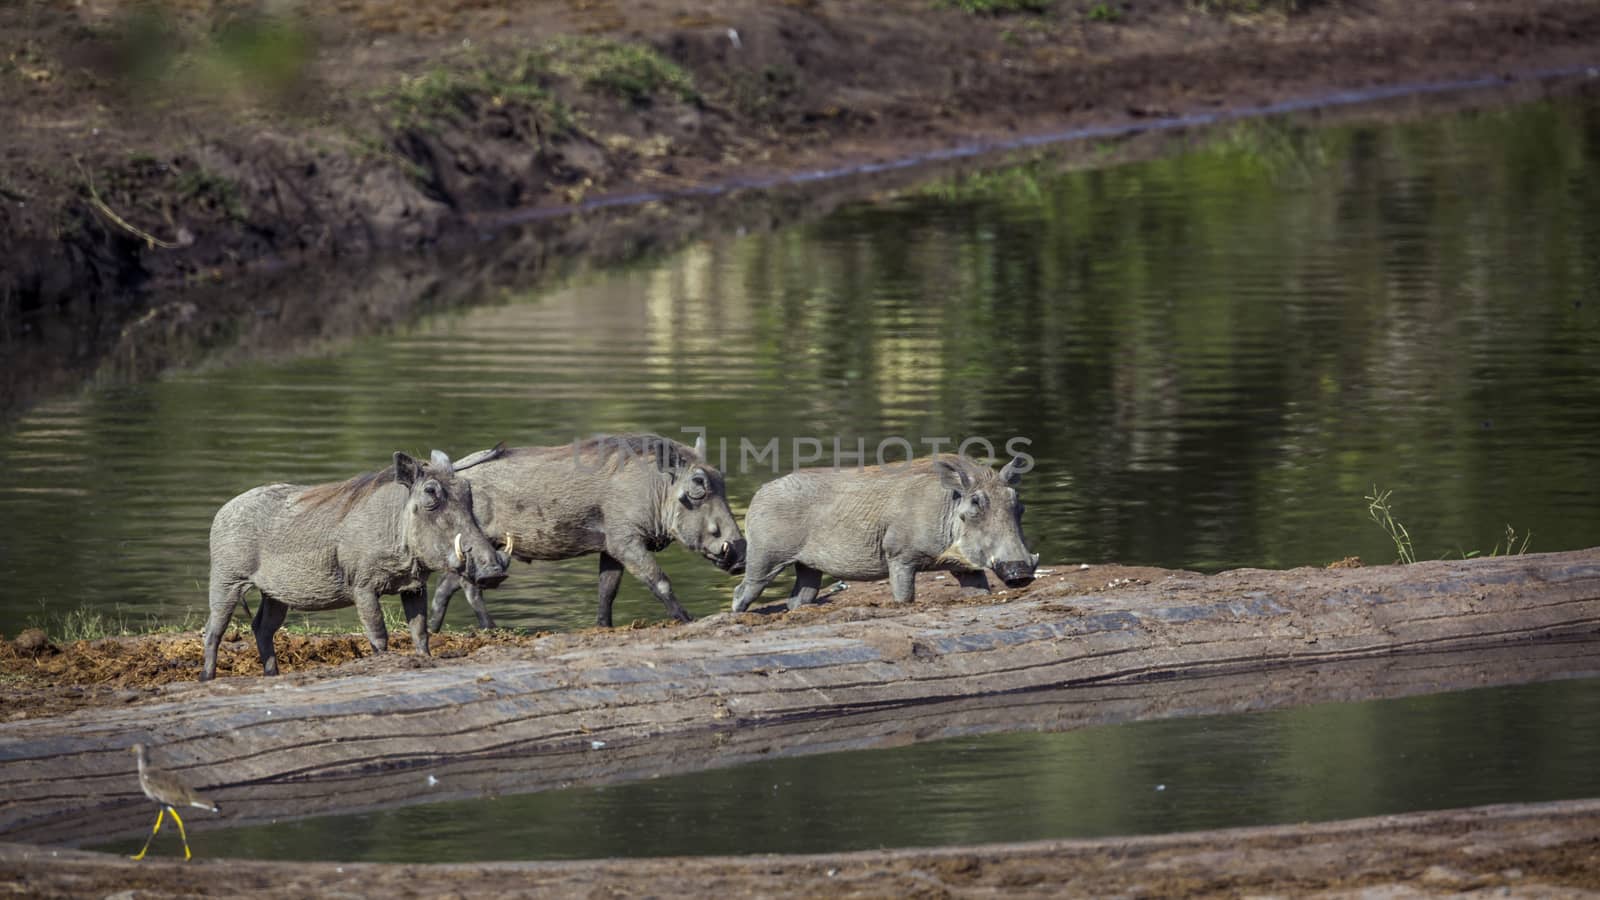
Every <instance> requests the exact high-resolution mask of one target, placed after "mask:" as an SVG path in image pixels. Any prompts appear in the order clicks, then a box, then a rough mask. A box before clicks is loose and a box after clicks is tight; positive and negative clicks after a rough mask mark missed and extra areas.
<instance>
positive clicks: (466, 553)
mask: <svg viewBox="0 0 1600 900" xmlns="http://www.w3.org/2000/svg"><path fill="white" fill-rule="evenodd" d="M510 565H511V557H510V554H508V553H505V552H502V551H499V550H496V549H495V548H494V547H493V546H492V545H491V546H488V547H485V548H484V549H483V552H477V551H476V550H469V549H467V548H466V547H464V546H463V545H462V535H460V534H457V535H456V536H455V540H453V541H452V542H451V544H450V558H449V566H450V571H452V572H454V573H456V574H457V575H460V576H461V577H463V578H465V579H467V580H468V581H470V582H472V583H473V584H477V585H482V586H483V587H494V586H495V585H497V584H499V583H500V582H502V581H505V580H506V569H507V567H509V566H510Z"/></svg>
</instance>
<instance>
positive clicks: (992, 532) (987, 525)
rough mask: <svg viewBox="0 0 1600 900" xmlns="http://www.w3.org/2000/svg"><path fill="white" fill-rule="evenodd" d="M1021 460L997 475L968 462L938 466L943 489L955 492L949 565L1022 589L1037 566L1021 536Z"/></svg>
mask: <svg viewBox="0 0 1600 900" xmlns="http://www.w3.org/2000/svg"><path fill="white" fill-rule="evenodd" d="M1022 467H1023V460H1022V458H1021V457H1018V458H1016V459H1013V460H1012V461H1011V462H1009V463H1007V464H1006V467H1005V468H1003V469H1001V470H1000V474H998V475H996V474H995V473H994V470H992V469H990V468H989V467H987V466H981V465H977V464H975V463H972V462H969V461H967V460H965V459H960V458H955V459H941V460H939V461H938V463H937V464H936V465H935V471H936V472H938V474H939V484H940V485H941V486H942V487H944V488H945V489H946V490H948V491H950V492H951V512H950V515H951V517H952V521H951V523H950V533H951V541H950V548H949V549H948V550H946V551H945V553H944V556H945V559H946V560H947V561H952V562H959V563H963V564H966V565H970V566H972V567H973V568H980V569H992V570H994V574H996V575H998V576H999V577H1000V580H1001V581H1003V582H1005V583H1006V587H1022V586H1023V585H1026V584H1027V583H1029V582H1030V581H1032V580H1033V570H1034V569H1035V568H1036V567H1037V566H1038V564H1039V557H1038V555H1037V554H1033V553H1029V552H1028V545H1027V542H1026V541H1025V540H1024V539H1023V537H1022V499H1021V498H1020V497H1018V496H1017V485H1018V484H1020V483H1022V473H1021V472H1020V471H1018V470H1019V469H1021V468H1022Z"/></svg>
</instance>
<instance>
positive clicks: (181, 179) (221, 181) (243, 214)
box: [177, 167, 250, 222]
mask: <svg viewBox="0 0 1600 900" xmlns="http://www.w3.org/2000/svg"><path fill="white" fill-rule="evenodd" d="M177 190H178V193H179V194H181V195H182V196H184V197H187V198H189V199H192V200H196V201H199V202H200V203H202V204H204V205H208V206H211V207H212V208H214V209H219V210H221V211H222V212H223V213H224V214H226V215H227V217H228V218H230V219H233V220H234V221H236V222H242V221H244V220H245V218H247V217H248V216H249V214H250V210H249V209H248V208H247V207H246V206H245V204H244V200H243V199H241V198H240V195H239V185H238V184H236V183H235V182H234V181H233V179H231V178H228V177H226V176H223V175H218V174H216V173H214V172H208V171H206V170H205V169H202V168H198V167H196V168H193V169H186V170H184V171H183V173H182V174H180V175H179V176H178V184H177Z"/></svg>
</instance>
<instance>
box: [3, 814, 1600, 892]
mask: <svg viewBox="0 0 1600 900" xmlns="http://www.w3.org/2000/svg"><path fill="white" fill-rule="evenodd" d="M1597 834H1600V801H1594V800H1586V801H1575V802H1567V803H1547V804H1532V805H1526V806H1496V807H1482V808H1478V809H1471V810H1459V811H1450V812H1442V813H1416V814H1410V815H1402V816H1384V817H1380V818H1372V819H1357V820H1351V821H1347V822H1333V823H1326V824H1319V825H1295V826H1277V827H1270V828H1245V829H1230V830H1225V831H1210V832H1196V833H1192V834H1182V835H1170V836H1162V837H1143V838H1123V839H1108V840H1085V841H1041V842H1037V843H1029V844H1005V845H988V846H974V847H951V848H944V849H935V850H916V849H912V850H877V851H868V852H861V853H838V854H826V855H810V856H749V857H705V858H695V857H678V858H672V859H642V860H587V861H573V862H553V863H491V864H479V865H375V864H363V863H344V864H334V863H309V864H306V863H270V862H256V861H248V860H195V861H194V862H191V863H183V862H181V861H173V860H169V859H152V860H147V861H145V862H142V863H133V862H130V861H128V860H125V859H122V858H121V857H115V856H108V855H105V854H95V853H83V852H79V851H72V850H48V849H43V848H37V847H30V846H27V845H20V844H0V885H3V886H5V887H7V888H9V889H11V890H13V891H16V892H18V893H23V894H27V895H29V896H34V897H83V896H111V895H120V894H121V893H122V892H128V891H131V892H134V893H135V895H136V896H140V897H145V896H177V895H184V896H224V895H225V896H230V897H285V898H289V897H294V898H298V897H305V896H329V895H334V894H345V895H352V896H371V895H378V894H381V895H393V896H451V897H488V896H510V895H524V894H537V895H539V896H563V897H567V896H581V897H617V896H644V895H648V896H653V897H704V896H708V895H712V894H714V895H716V896H719V897H773V896H786V897H787V896H792V897H992V896H997V895H1003V896H1011V897H1059V896H1064V895H1069V896H1094V897H1116V896H1127V897H1240V896H1296V897H1306V896H1315V897H1368V898H1371V897H1386V898H1399V897H1432V896H1464V895H1467V896H1518V897H1556V898H1560V897H1580V896H1592V895H1593V892H1595V891H1596V890H1600V841H1597V840H1596V838H1595V835H1597Z"/></svg>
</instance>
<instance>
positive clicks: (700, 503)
mask: <svg viewBox="0 0 1600 900" xmlns="http://www.w3.org/2000/svg"><path fill="white" fill-rule="evenodd" d="M705 454H706V445H705V438H704V437H701V438H699V439H697V440H696V441H695V443H694V455H695V459H694V460H693V461H686V464H685V465H683V466H681V467H680V468H679V469H678V470H677V472H676V477H675V478H674V479H673V483H672V492H673V495H674V496H673V498H672V499H673V502H672V503H670V504H668V507H669V511H668V513H667V527H668V530H669V531H671V533H672V537H673V538H674V539H675V540H677V541H678V542H679V543H681V544H683V546H685V547H687V548H689V549H690V550H693V551H694V552H696V553H698V554H700V555H701V556H704V557H705V558H706V559H709V560H711V561H712V562H714V563H716V564H717V566H718V567H719V568H721V569H723V570H725V571H728V572H731V573H733V574H735V575H737V574H738V573H740V572H743V571H744V551H745V540H744V535H742V534H740V533H739V522H738V521H737V520H736V519H734V517H733V510H731V509H729V508H728V491H727V486H726V485H725V484H724V483H723V480H722V473H721V472H719V471H718V470H717V468H716V467H715V466H712V465H709V464H707V463H706V462H705Z"/></svg>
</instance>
